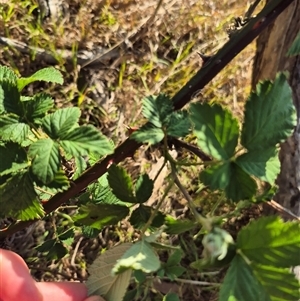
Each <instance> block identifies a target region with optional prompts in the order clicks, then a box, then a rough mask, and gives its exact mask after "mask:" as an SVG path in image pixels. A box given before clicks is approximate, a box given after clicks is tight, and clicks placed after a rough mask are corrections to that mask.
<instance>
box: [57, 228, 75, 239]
mask: <svg viewBox="0 0 300 301" xmlns="http://www.w3.org/2000/svg"><path fill="white" fill-rule="evenodd" d="M58 232H60V231H58ZM58 238H59V239H60V240H67V239H69V238H74V228H70V229H68V230H66V231H64V232H62V233H60V234H59V235H58Z"/></svg>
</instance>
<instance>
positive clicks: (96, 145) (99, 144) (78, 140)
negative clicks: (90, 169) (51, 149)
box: [60, 125, 113, 157]
mask: <svg viewBox="0 0 300 301" xmlns="http://www.w3.org/2000/svg"><path fill="white" fill-rule="evenodd" d="M61 139H62V140H61V141H60V145H61V146H62V148H63V149H64V150H65V151H66V152H67V153H69V154H71V155H72V156H75V157H76V156H84V155H88V154H89V153H91V152H95V153H99V154H100V155H102V156H103V155H108V154H111V153H112V152H113V148H112V145H111V143H110V142H109V140H108V139H107V138H106V137H105V136H104V135H102V134H101V133H100V132H99V131H98V130H97V129H96V128H95V127H93V126H90V125H87V126H81V127H78V128H75V129H74V130H72V131H71V132H69V133H68V134H66V135H65V136H64V137H63V138H61Z"/></svg>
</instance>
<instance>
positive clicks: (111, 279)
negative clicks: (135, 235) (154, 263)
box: [86, 243, 132, 301]
mask: <svg viewBox="0 0 300 301" xmlns="http://www.w3.org/2000/svg"><path fill="white" fill-rule="evenodd" d="M131 246H132V244H131V243H125V244H121V245H118V246H116V247H114V248H112V249H109V250H108V251H105V252H104V253H103V254H101V255H100V256H99V257H98V258H97V259H96V260H95V261H94V262H93V264H92V265H91V266H90V268H89V273H90V277H89V278H88V280H87V282H86V286H87V288H88V294H89V296H90V295H99V296H102V297H103V298H105V300H106V301H122V300H123V297H124V295H125V292H126V289H127V287H128V285H129V282H130V277H131V270H127V271H125V272H124V273H121V274H118V275H112V274H111V270H112V268H113V266H114V265H115V263H116V261H117V260H118V259H119V258H121V256H122V255H123V254H124V253H125V252H126V251H127V250H128V249H129V248H130V247H131Z"/></svg>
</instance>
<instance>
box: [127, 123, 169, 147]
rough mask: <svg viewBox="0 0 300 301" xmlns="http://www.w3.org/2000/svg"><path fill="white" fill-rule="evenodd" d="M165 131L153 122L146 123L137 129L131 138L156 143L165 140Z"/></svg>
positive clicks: (140, 141)
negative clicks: (152, 123)
mask: <svg viewBox="0 0 300 301" xmlns="http://www.w3.org/2000/svg"><path fill="white" fill-rule="evenodd" d="M164 136H165V135H164V132H163V130H162V129H160V128H156V127H154V126H153V125H151V124H148V123H147V124H145V125H143V126H142V127H140V128H139V129H138V130H137V131H134V132H133V133H132V134H131V135H130V139H134V140H135V141H137V142H139V143H148V144H151V145H153V144H156V143H159V142H160V141H162V140H163V138H164Z"/></svg>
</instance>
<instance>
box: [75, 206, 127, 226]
mask: <svg viewBox="0 0 300 301" xmlns="http://www.w3.org/2000/svg"><path fill="white" fill-rule="evenodd" d="M128 214H129V209H128V208H127V207H125V206H119V205H108V204H87V205H82V206H80V208H79V212H78V214H76V215H74V216H73V217H72V218H73V220H74V222H75V223H80V224H82V225H86V226H91V227H92V228H96V229H102V228H103V227H104V226H109V225H115V224H117V223H118V222H120V221H121V220H122V219H123V218H125V217H126V216H127V215H128Z"/></svg>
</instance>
